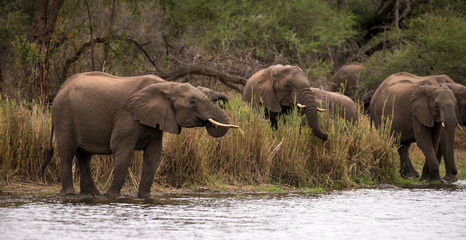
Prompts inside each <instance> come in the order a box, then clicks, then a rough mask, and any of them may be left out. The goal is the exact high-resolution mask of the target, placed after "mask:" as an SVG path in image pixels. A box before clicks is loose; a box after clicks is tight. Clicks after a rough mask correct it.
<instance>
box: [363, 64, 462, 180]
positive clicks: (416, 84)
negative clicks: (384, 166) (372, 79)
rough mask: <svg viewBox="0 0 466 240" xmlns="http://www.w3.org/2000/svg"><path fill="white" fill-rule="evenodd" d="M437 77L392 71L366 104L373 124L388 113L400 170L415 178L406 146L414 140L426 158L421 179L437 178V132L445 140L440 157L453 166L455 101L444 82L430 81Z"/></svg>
mask: <svg viewBox="0 0 466 240" xmlns="http://www.w3.org/2000/svg"><path fill="white" fill-rule="evenodd" d="M437 77H438V76H427V77H417V76H415V75H412V74H409V73H396V74H393V75H391V76H389V77H388V78H387V79H385V80H384V81H383V82H382V83H381V84H380V86H379V87H378V89H377V90H376V92H375V93H374V95H373V96H372V100H371V103H370V115H371V119H372V121H373V122H374V123H375V126H376V127H379V126H380V125H381V124H382V121H385V120H386V119H387V118H388V116H389V115H392V125H391V127H392V131H394V132H395V133H399V134H401V137H400V142H401V146H400V147H399V149H398V153H399V155H400V173H401V175H402V176H403V177H418V176H419V174H418V173H417V171H416V170H415V169H414V167H413V165H412V163H411V160H410V159H409V152H408V150H409V147H410V146H411V143H412V142H416V143H417V145H418V146H419V148H420V149H421V150H422V152H423V153H424V156H425V158H426V161H425V171H424V172H423V174H422V177H421V179H425V180H439V181H443V179H442V178H440V174H439V161H438V159H437V156H436V150H437V149H438V146H439V142H440V139H441V135H444V137H443V138H444V140H445V141H446V144H445V149H444V151H443V154H444V155H443V156H444V158H445V162H446V163H447V164H449V166H451V167H452V168H454V170H453V171H454V172H456V167H454V166H455V160H454V137H455V128H456V126H457V124H458V119H457V115H456V111H457V100H456V97H455V94H454V92H453V91H452V90H451V89H450V88H449V87H448V86H447V85H446V84H444V83H441V84H432V81H434V79H435V78H437Z"/></svg>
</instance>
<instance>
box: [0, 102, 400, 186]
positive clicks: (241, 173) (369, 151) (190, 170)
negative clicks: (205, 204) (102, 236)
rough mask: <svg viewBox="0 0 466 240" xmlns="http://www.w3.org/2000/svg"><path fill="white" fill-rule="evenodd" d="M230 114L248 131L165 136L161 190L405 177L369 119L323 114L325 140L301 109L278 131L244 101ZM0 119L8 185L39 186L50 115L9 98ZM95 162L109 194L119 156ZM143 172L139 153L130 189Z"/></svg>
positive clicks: (384, 133)
mask: <svg viewBox="0 0 466 240" xmlns="http://www.w3.org/2000/svg"><path fill="white" fill-rule="evenodd" d="M43 109H45V110H43ZM226 111H227V112H228V113H229V115H230V121H231V122H232V123H233V124H236V125H239V126H240V127H241V130H238V129H231V130H230V131H229V132H228V133H227V134H226V135H225V136H224V137H222V138H212V137H210V136H209V135H208V134H207V132H206V131H205V130H204V129H203V128H191V129H183V130H182V132H181V134H179V135H173V134H167V133H165V134H164V141H163V145H164V149H163V153H162V157H161V163H160V166H159V169H158V171H157V173H156V178H155V182H156V183H157V184H158V185H160V186H172V187H186V186H191V185H196V186H200V185H203V186H221V185H225V184H228V185H254V184H263V183H266V184H284V185H290V186H296V187H325V188H326V187H349V186H356V185H361V184H368V183H382V182H383V183H389V182H394V181H396V179H397V178H398V173H397V169H398V156H397V152H396V147H395V146H396V145H395V142H396V137H394V136H392V135H390V134H389V130H388V129H389V128H388V127H382V128H380V129H378V130H377V129H375V128H370V124H369V119H368V117H367V116H363V115H362V114H361V117H360V119H359V122H358V123H354V124H353V123H348V122H346V121H344V120H342V119H341V118H339V117H338V116H334V115H332V114H331V113H323V114H321V115H320V120H321V125H322V126H323V129H324V130H325V131H326V132H327V133H328V134H329V140H328V141H326V142H323V141H322V140H320V139H319V138H317V137H315V136H314V135H313V134H312V133H311V129H310V128H309V127H308V126H307V125H306V124H303V123H302V117H301V115H299V114H298V113H297V111H294V113H293V114H290V115H287V116H285V117H283V118H282V119H280V121H279V124H278V126H279V127H278V130H274V129H272V128H271V127H270V124H269V122H268V121H267V120H265V119H263V117H261V116H262V115H261V114H259V113H256V112H255V111H253V110H252V108H251V106H249V104H246V103H244V102H242V101H241V98H240V97H238V96H237V95H234V96H233V98H232V99H231V100H230V102H229V104H228V105H227V106H226ZM0 116H1V124H2V126H1V129H0V131H1V136H2V138H1V139H0V141H1V144H0V147H1V148H2V149H0V157H1V158H0V177H1V180H3V181H8V179H9V178H12V177H16V178H22V179H26V180H31V181H38V177H37V171H38V169H39V167H40V164H41V162H42V160H43V152H44V150H45V149H47V148H48V142H49V139H50V124H51V117H50V111H49V110H47V108H45V107H43V104H42V103H41V102H38V101H34V102H31V103H28V102H25V101H21V100H10V99H4V100H2V102H1V105H0ZM55 152H56V151H55ZM91 164H92V171H93V174H94V176H95V179H96V182H97V183H98V185H99V186H100V187H102V188H105V189H106V188H108V185H109V183H110V181H111V174H112V169H113V160H112V158H111V157H109V156H94V157H93V159H92V162H91ZM141 166H142V154H141V152H139V151H136V152H135V153H134V154H133V159H132V161H131V166H130V171H129V174H128V178H127V183H126V185H125V186H130V187H137V185H138V182H139V178H140V172H141ZM60 172H61V170H60V164H59V160H58V157H57V156H56V155H55V156H54V157H53V159H52V161H51V162H50V164H49V166H48V167H47V169H46V172H45V179H46V181H47V182H51V183H57V182H60ZM76 179H78V174H76Z"/></svg>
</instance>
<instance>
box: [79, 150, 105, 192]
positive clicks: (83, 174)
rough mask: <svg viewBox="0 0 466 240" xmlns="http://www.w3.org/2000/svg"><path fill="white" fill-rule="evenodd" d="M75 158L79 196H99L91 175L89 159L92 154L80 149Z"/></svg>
mask: <svg viewBox="0 0 466 240" xmlns="http://www.w3.org/2000/svg"><path fill="white" fill-rule="evenodd" d="M76 158H77V159H78V164H79V172H80V178H81V179H80V189H81V194H91V195H99V194H100V192H99V190H97V187H96V186H95V183H94V180H93V178H92V173H91V166H90V162H91V158H92V154H91V153H88V152H86V151H84V150H82V149H78V151H77V152H76Z"/></svg>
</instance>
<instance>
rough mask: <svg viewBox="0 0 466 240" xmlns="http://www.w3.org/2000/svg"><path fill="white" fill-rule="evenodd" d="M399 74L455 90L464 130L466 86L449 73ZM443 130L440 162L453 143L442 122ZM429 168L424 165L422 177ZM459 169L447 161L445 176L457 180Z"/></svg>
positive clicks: (405, 77)
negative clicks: (424, 75)
mask: <svg viewBox="0 0 466 240" xmlns="http://www.w3.org/2000/svg"><path fill="white" fill-rule="evenodd" d="M397 75H398V76H402V77H403V78H404V79H409V80H410V81H412V82H424V84H428V85H433V86H440V85H443V86H446V87H448V88H449V89H450V90H452V91H453V93H454V95H455V98H456V101H457V103H456V106H457V107H456V117H457V120H458V123H457V127H458V128H459V129H460V130H461V131H463V128H462V127H461V125H460V124H462V125H466V86H463V85H461V84H458V83H456V82H455V81H453V79H451V78H450V77H449V76H447V75H432V76H426V77H419V76H416V75H413V74H410V73H405V72H402V73H398V74H397ZM442 127H444V128H442V130H441V136H440V142H439V146H438V149H437V160H438V161H439V162H440V161H441V160H442V157H443V158H445V159H447V155H448V145H449V144H452V143H449V142H448V136H447V134H446V132H445V128H446V125H445V123H442ZM428 172H429V168H428V166H427V164H425V165H424V167H423V169H422V175H421V179H423V178H426V177H425V176H427V175H428ZM457 173H458V171H457V169H456V165H455V162H451V161H445V177H443V179H444V180H446V181H456V180H457V177H456V175H457Z"/></svg>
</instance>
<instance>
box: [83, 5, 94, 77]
mask: <svg viewBox="0 0 466 240" xmlns="http://www.w3.org/2000/svg"><path fill="white" fill-rule="evenodd" d="M85 2H86V8H87V17H88V19H89V34H90V35H91V65H92V71H96V70H97V69H96V68H95V62H94V42H93V41H92V40H93V39H94V29H93V27H92V16H91V8H90V6H89V1H88V0H85Z"/></svg>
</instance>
